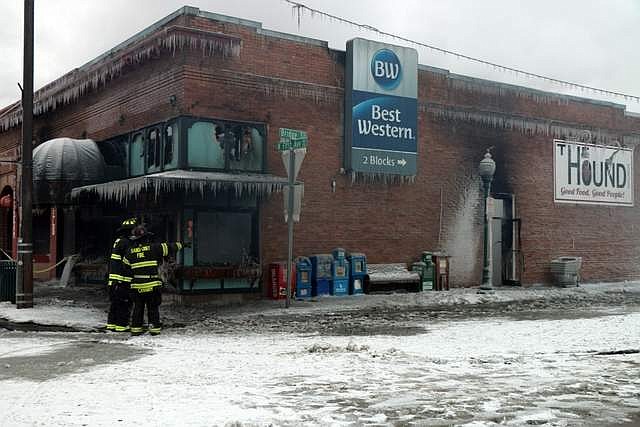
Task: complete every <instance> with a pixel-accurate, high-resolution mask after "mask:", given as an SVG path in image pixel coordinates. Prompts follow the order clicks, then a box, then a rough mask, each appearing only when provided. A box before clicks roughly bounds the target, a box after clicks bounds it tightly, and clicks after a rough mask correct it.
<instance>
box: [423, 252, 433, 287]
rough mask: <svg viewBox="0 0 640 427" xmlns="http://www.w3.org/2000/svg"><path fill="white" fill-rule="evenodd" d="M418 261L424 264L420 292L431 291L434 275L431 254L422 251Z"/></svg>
mask: <svg viewBox="0 0 640 427" xmlns="http://www.w3.org/2000/svg"><path fill="white" fill-rule="evenodd" d="M420 261H421V262H423V263H424V265H425V268H424V273H423V274H422V290H423V291H432V290H433V281H434V279H433V276H434V274H435V270H436V269H435V265H434V264H433V254H432V253H431V252H427V251H424V252H422V255H421V256H420Z"/></svg>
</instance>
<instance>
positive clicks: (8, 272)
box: [0, 260, 16, 304]
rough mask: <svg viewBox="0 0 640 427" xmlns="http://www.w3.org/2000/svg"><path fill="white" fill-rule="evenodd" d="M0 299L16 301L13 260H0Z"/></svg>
mask: <svg viewBox="0 0 640 427" xmlns="http://www.w3.org/2000/svg"><path fill="white" fill-rule="evenodd" d="M0 301H11V302H12V303H13V304H15V303H16V262H15V261H7V260H4V261H0Z"/></svg>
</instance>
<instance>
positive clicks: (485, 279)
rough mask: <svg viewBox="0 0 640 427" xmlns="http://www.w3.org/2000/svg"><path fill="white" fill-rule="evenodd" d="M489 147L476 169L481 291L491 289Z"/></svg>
mask: <svg viewBox="0 0 640 427" xmlns="http://www.w3.org/2000/svg"><path fill="white" fill-rule="evenodd" d="M489 150H490V149H487V152H486V153H485V154H484V158H483V159H482V160H481V161H480V166H479V167H478V171H479V172H480V178H482V190H483V200H484V201H483V203H482V206H483V210H484V224H483V228H484V246H483V264H482V265H483V268H482V284H481V285H480V290H481V291H493V284H492V283H491V270H490V268H489V212H488V210H487V199H488V198H489V192H490V191H491V181H493V174H494V173H495V172H496V162H494V161H493V159H492V158H491V153H489Z"/></svg>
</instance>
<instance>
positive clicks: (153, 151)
mask: <svg viewBox="0 0 640 427" xmlns="http://www.w3.org/2000/svg"><path fill="white" fill-rule="evenodd" d="M158 142H159V141H158V131H157V130H156V129H152V130H151V131H149V138H148V139H147V168H155V167H156V165H157V164H158V163H159V161H158V160H159V159H158V157H159V156H158V154H159V153H158V151H159V150H158V148H159V147H158Z"/></svg>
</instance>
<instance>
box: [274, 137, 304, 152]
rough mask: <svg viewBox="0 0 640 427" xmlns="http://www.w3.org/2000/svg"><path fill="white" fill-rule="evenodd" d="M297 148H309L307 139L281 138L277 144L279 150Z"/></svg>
mask: <svg viewBox="0 0 640 427" xmlns="http://www.w3.org/2000/svg"><path fill="white" fill-rule="evenodd" d="M296 148H307V139H306V138H305V139H290V140H287V139H281V140H280V142H278V143H277V144H276V150H278V151H286V150H295V149H296Z"/></svg>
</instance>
